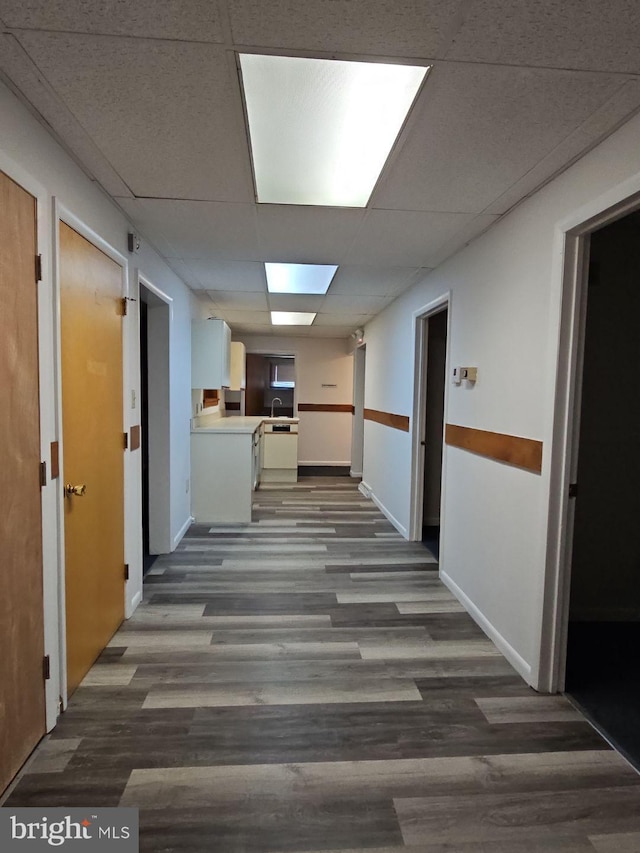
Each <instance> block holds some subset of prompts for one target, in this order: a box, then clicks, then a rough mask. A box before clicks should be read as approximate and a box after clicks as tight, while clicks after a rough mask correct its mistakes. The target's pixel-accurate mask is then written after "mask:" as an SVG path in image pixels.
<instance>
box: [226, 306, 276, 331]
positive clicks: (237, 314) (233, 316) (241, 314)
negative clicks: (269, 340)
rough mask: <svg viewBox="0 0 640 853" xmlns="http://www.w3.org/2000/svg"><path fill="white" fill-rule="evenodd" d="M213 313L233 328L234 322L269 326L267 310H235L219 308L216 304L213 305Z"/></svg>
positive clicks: (269, 317)
mask: <svg viewBox="0 0 640 853" xmlns="http://www.w3.org/2000/svg"><path fill="white" fill-rule="evenodd" d="M213 313H214V314H215V315H216V316H217V317H221V318H222V319H223V320H226V321H227V323H229V325H230V326H231V327H232V328H235V325H236V323H250V324H252V325H256V326H259V325H262V326H269V327H270V326H271V314H269V312H268V311H236V310H233V309H231V308H228V309H227V308H219V307H218V306H217V305H214V306H213Z"/></svg>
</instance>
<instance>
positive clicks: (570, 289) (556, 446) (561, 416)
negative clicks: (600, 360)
mask: <svg viewBox="0 0 640 853" xmlns="http://www.w3.org/2000/svg"><path fill="white" fill-rule="evenodd" d="M638 209H640V175H637V176H635V177H634V178H633V179H630V180H628V181H625V182H624V183H622V184H620V185H619V186H617V187H615V188H613V189H612V190H610V191H609V192H607V193H605V194H604V195H602V196H600V197H599V198H597V199H594V200H593V201H591V202H589V204H587V205H584V206H583V207H581V208H580V209H579V210H578V211H576V212H574V213H573V214H572V215H571V216H570V217H568V218H567V219H565V220H564V221H563V222H561V223H560V224H559V225H558V227H557V228H556V246H555V251H554V254H555V259H554V264H555V270H554V280H555V281H557V282H559V283H560V286H559V299H560V325H559V330H558V343H557V352H558V367H557V374H556V393H555V405H554V422H553V438H552V444H551V463H550V485H549V514H548V528H547V546H546V561H545V563H546V565H545V577H544V589H543V609H542V620H541V624H540V638H539V648H540V657H539V662H538V672H537V674H535V673H534V679H533V683H534V684H535V686H536V688H537V689H538V690H540V691H543V692H550V693H555V692H558V691H562V690H564V679H565V664H566V653H567V629H568V619H569V590H570V583H571V557H572V547H573V516H574V509H573V506H572V504H573V501H571V500H569V496H568V491H569V484H570V483H571V482H574V479H573V478H574V477H575V475H576V472H577V459H578V436H579V418H580V393H581V383H582V361H583V351H584V333H585V322H586V303H587V300H586V284H587V274H588V255H589V237H590V234H591V233H592V232H593V231H595V230H596V229H598V228H601V227H603V226H604V225H608V224H610V223H611V222H614V221H615V220H616V219H620V218H621V217H623V216H625V215H627V214H628V213H632V212H633V211H635V210H638Z"/></svg>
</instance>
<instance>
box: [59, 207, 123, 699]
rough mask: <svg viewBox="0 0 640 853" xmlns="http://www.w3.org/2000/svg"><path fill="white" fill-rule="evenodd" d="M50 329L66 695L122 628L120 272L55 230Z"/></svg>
mask: <svg viewBox="0 0 640 853" xmlns="http://www.w3.org/2000/svg"><path fill="white" fill-rule="evenodd" d="M60 327H61V351H62V429H63V442H64V484H65V499H64V534H65V595H66V630H67V687H68V691H69V693H71V692H73V690H75V688H76V687H77V686H78V684H79V683H80V682H81V681H82V679H83V678H84V676H85V674H86V673H87V671H88V670H89V668H90V667H91V665H92V664H93V662H94V661H95V659H96V658H97V657H98V655H99V654H100V652H101V651H102V649H103V648H104V647H105V646H106V644H107V643H108V642H109V640H110V639H111V637H112V636H113V634H114V633H115V631H116V630H117V628H118V626H119V625H120V623H121V622H122V620H123V618H124V459H123V452H124V443H123V442H124V435H123V430H122V268H121V267H120V266H119V265H118V264H117V263H116V262H115V261H113V260H112V259H111V258H109V257H108V256H107V255H105V254H104V253H103V252H102V251H100V249H98V248H96V246H94V245H93V244H92V243H90V242H89V241H88V240H86V239H85V238H84V237H82V236H81V235H80V234H78V233H77V232H76V231H74V230H73V229H72V228H70V227H69V226H68V225H66V224H64V223H61V224H60ZM66 486H72V487H75V489H76V493H70V490H69V489H67V488H66ZM83 487H84V489H83Z"/></svg>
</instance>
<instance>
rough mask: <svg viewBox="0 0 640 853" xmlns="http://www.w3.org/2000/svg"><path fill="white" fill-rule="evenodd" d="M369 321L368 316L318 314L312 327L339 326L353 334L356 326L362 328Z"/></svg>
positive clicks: (353, 313) (356, 314) (354, 313)
mask: <svg viewBox="0 0 640 853" xmlns="http://www.w3.org/2000/svg"><path fill="white" fill-rule="evenodd" d="M368 319H370V315H369V314H358V313H356V312H352V313H350V314H341V315H339V314H318V316H317V317H316V319H315V322H314V326H333V327H334V328H335V327H336V326H339V327H341V328H344V327H349V331H351V332H353V330H354V329H357V328H358V326H364V324H365V323H366V321H367V320H368Z"/></svg>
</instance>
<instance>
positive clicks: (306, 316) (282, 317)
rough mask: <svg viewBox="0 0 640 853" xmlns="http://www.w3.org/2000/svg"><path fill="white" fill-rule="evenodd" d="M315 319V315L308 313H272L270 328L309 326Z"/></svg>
mask: <svg viewBox="0 0 640 853" xmlns="http://www.w3.org/2000/svg"><path fill="white" fill-rule="evenodd" d="M315 319H316V315H315V313H313V314H311V313H309V312H308V311H272V312H271V325H272V326H310V325H311V324H312V323H313V321H314V320H315Z"/></svg>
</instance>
